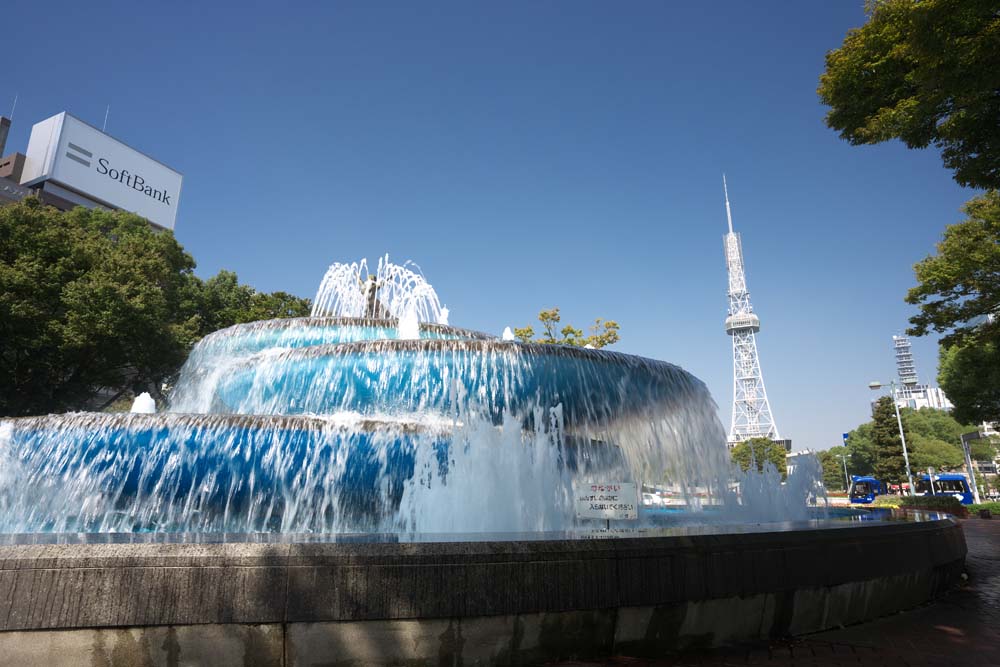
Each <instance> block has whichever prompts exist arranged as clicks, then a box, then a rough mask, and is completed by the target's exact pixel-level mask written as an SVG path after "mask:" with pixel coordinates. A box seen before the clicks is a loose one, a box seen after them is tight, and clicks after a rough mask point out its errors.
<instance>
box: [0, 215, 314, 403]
mask: <svg viewBox="0 0 1000 667" xmlns="http://www.w3.org/2000/svg"><path fill="white" fill-rule="evenodd" d="M194 267H195V262H194V259H193V258H192V257H191V255H189V254H188V253H187V252H185V251H184V248H182V247H181V245H180V244H179V243H177V240H176V239H175V238H174V236H173V234H172V233H171V232H169V231H156V230H154V229H153V228H152V227H150V225H149V223H148V222H147V221H146V220H145V219H143V218H141V217H139V216H137V215H134V214H131V213H126V212H120V211H116V212H109V211H103V210H96V209H95V210H89V209H85V208H77V209H75V210H73V211H69V212H60V211H57V210H55V209H53V208H50V207H47V206H44V205H43V204H42V203H41V202H40V201H39V200H38V199H37V198H33V197H29V198H27V199H25V200H24V201H22V202H19V203H17V204H14V205H11V206H6V207H2V208H0V341H2V346H0V416H18V415H29V414H40V413H45V412H58V411H64V410H71V409H79V408H82V407H85V406H86V405H87V403H88V401H89V400H90V399H91V398H92V397H93V396H94V394H95V392H97V391H98V390H101V389H110V390H112V391H114V390H119V389H125V388H127V389H134V388H138V389H140V390H146V389H148V390H152V391H154V392H155V391H156V388H158V387H159V385H160V384H161V383H162V381H163V380H164V379H165V378H167V377H169V376H170V375H172V374H173V373H175V372H176V371H177V369H178V368H179V367H180V365H181V364H182V363H183V361H184V359H185V357H186V355H187V352H188V350H189V349H190V347H191V345H192V344H193V343H194V342H195V341H196V340H198V339H199V338H200V337H201V336H203V335H204V334H206V333H208V331H209V330H211V328H213V327H215V328H221V327H222V326H228V325H230V324H234V323H235V322H238V321H247V320H249V319H252V318H254V317H258V316H263V317H267V316H272V317H273V316H281V315H285V314H289V313H302V312H303V311H304V312H305V313H308V301H307V300H302V299H296V298H295V297H287V295H283V296H276V295H261V296H259V297H255V294H256V293H255V292H254V291H253V290H252V288H249V287H246V286H240V288H239V291H240V294H242V295H246V294H247V290H249V297H248V300H247V301H246V304H242V302H239V301H238V300H237V306H236V307H234V308H232V309H230V310H228V311H224V312H221V313H220V309H219V306H218V303H217V300H215V299H214V297H213V296H212V295H213V294H214V293H215V292H221V293H225V292H226V291H227V290H226V289H218V290H214V291H213V287H217V286H218V283H225V284H226V285H227V286H228V287H229V288H232V289H235V287H233V286H234V285H236V277H235V274H225V275H222V274H220V276H221V277H217V278H216V279H210V280H209V281H207V282H205V283H203V282H202V281H201V280H199V279H198V278H197V277H196V276H195V275H194V273H193V270H194ZM230 291H232V290H230ZM278 294H281V293H278ZM272 297H273V298H274V301H273V303H272V300H271V298H272ZM286 297H287V298H286ZM241 304H242V305H241ZM244 305H245V306H246V307H244ZM276 311H277V312H276Z"/></svg>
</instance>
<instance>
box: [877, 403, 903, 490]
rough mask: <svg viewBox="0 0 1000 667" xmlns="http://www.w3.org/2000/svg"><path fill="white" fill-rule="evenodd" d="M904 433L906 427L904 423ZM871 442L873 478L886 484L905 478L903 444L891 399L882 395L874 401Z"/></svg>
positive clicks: (897, 482)
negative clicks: (873, 456) (873, 463)
mask: <svg viewBox="0 0 1000 667" xmlns="http://www.w3.org/2000/svg"><path fill="white" fill-rule="evenodd" d="M903 431H904V433H905V431H906V427H905V425H904V427H903ZM872 443H873V444H874V445H875V465H874V470H873V471H872V472H873V473H874V474H875V478H876V479H879V480H881V481H883V482H885V483H887V484H899V483H900V482H902V481H903V480H904V479H905V478H906V464H905V461H904V460H903V444H902V442H901V440H900V438H899V425H898V423H897V422H896V410H895V408H894V407H893V404H892V399H891V398H889V397H888V396H883V397H882V398H880V399H879V400H878V401H877V402H876V403H875V413H874V415H873V419H872Z"/></svg>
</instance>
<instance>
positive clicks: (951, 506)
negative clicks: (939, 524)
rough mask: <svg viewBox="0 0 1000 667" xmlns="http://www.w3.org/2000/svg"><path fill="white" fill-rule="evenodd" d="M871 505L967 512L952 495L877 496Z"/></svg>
mask: <svg viewBox="0 0 1000 667" xmlns="http://www.w3.org/2000/svg"><path fill="white" fill-rule="evenodd" d="M872 506H874V507H888V508H892V509H910V510H930V511H934V512H947V513H949V514H958V515H960V516H965V515H966V514H967V510H966V506H965V505H963V504H962V503H961V502H960V501H958V500H956V499H955V498H953V497H952V496H877V497H876V498H875V502H874V503H872Z"/></svg>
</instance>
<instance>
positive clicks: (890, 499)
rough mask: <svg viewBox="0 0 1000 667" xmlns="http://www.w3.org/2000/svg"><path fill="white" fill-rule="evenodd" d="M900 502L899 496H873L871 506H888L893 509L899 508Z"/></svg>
mask: <svg viewBox="0 0 1000 667" xmlns="http://www.w3.org/2000/svg"><path fill="white" fill-rule="evenodd" d="M901 502H902V497H901V496H875V502H873V503H872V507H890V508H892V509H894V510H895V509H899V508H900V505H901Z"/></svg>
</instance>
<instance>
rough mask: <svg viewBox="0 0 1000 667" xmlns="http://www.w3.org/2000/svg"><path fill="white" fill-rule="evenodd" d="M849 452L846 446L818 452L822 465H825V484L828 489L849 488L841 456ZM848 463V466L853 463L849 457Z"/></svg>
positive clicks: (843, 489)
mask: <svg viewBox="0 0 1000 667" xmlns="http://www.w3.org/2000/svg"><path fill="white" fill-rule="evenodd" d="M847 453H848V450H847V448H846V447H831V448H830V449H828V450H826V451H823V452H819V454H817V458H819V462H820V465H822V466H823V486H825V487H826V490H827V491H846V490H847V479H846V478H845V477H844V463H843V461H842V459H841V458H840V457H841V456H843V455H845V454H847ZM847 464H848V466H850V465H851V459H850V458H848V459H847Z"/></svg>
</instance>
